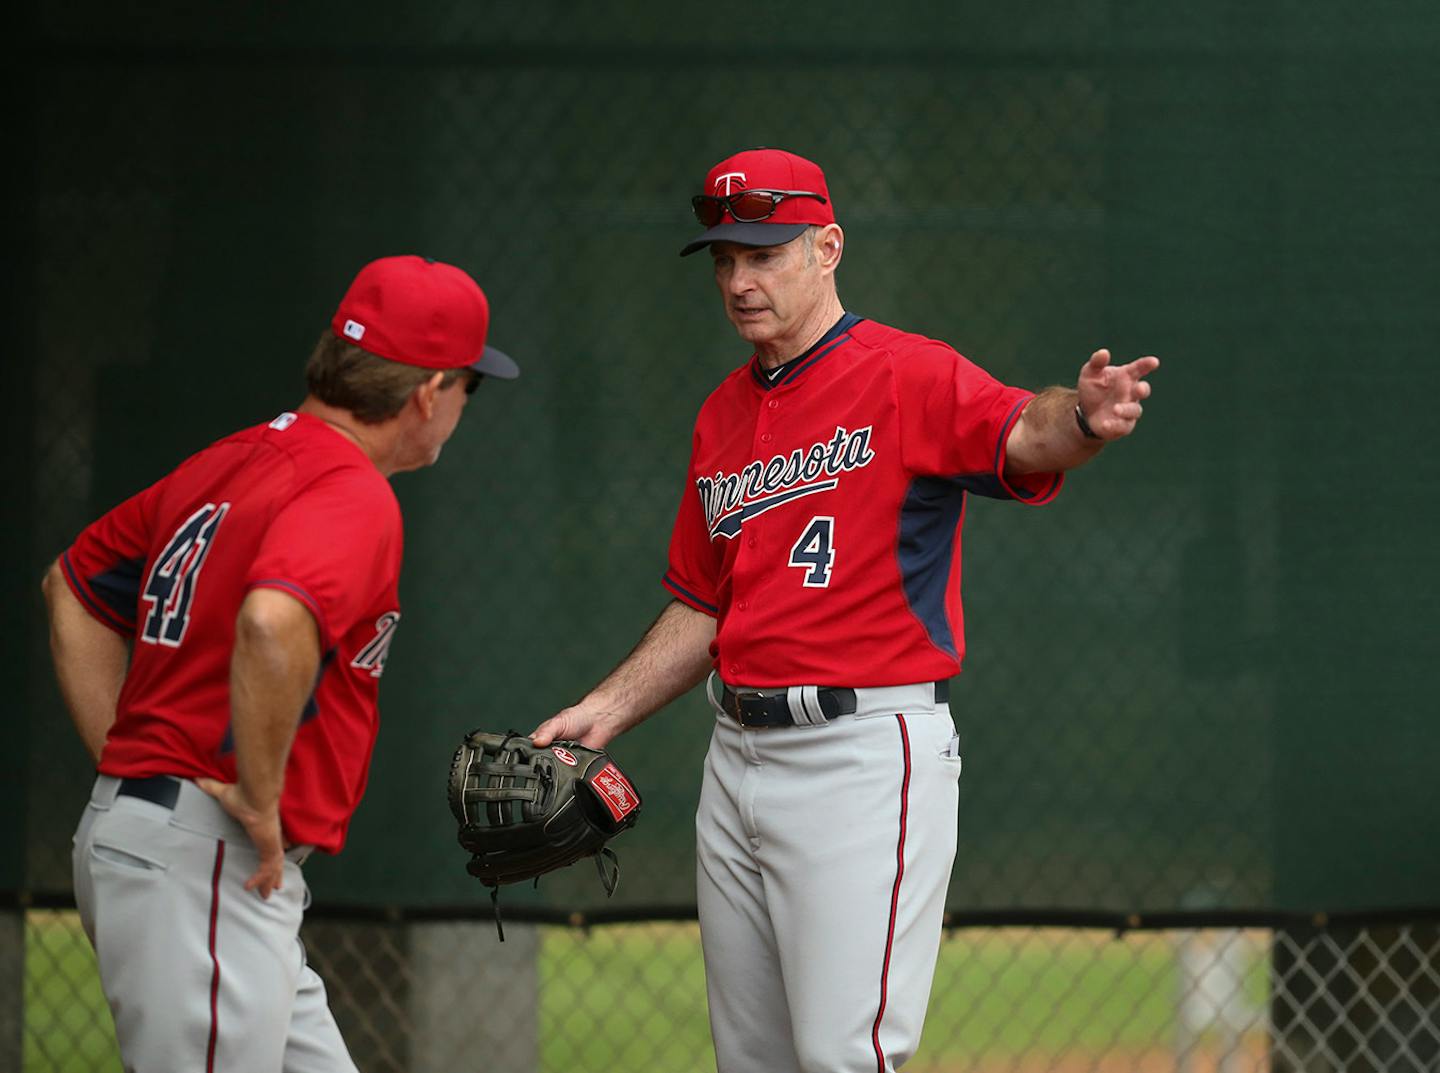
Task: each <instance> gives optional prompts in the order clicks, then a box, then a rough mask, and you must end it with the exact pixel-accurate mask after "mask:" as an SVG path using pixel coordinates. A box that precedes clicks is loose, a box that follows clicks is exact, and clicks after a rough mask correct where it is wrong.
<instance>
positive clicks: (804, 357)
mask: <svg viewBox="0 0 1440 1073" xmlns="http://www.w3.org/2000/svg"><path fill="white" fill-rule="evenodd" d="M862 319H863V318H861V317H857V316H856V315H855V314H854V313H844V314H842V315H841V317H840V319H839V320H837V321H836V322H835V325H834V327H832V328H831V329H830V330H829V331H828V332H826V333H825V334H824V335H822V336H821V337H820V338H819V339H818V340H816V342H815V345H814V346H812V347H811V348H810V349H809V350H807V351H805V353H803V354H801V355H800V356H799V357H795V358H791V359H790V360H789V361H787V362H786V363H785V364H784V365H782V366H780V367H779V368H778V369H775V370H773V371H772V372H767V371H766V369H765V367H764V366H762V365H761V364H760V355H759V354H756V355H755V356H754V357H753V358H751V359H750V377H751V379H752V380H754V381H755V383H756V385H757V386H758V387H759V388H760V389H761V390H762V391H769V390H770V389H772V388H776V387H779V386H780V385H781V384H787V383H789V382H791V381H792V380H794V379H795V378H796V377H798V376H799V375H800V374H801V373H803V372H804V371H805V370H806V369H808V368H810V366H812V365H814V364H815V363H816V362H817V361H819V360H820V359H821V358H823V357H825V355H827V354H829V353H830V352H831V351H832V350H834V349H835V348H836V347H838V346H839V345H840V344H841V343H843V342H844V341H845V340H846V339H849V338H850V335H849V332H850V329H851V328H853V327H855V325H857V324H859V323H860V321H861V320H862Z"/></svg>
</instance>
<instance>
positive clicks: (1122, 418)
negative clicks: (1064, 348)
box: [1005, 350, 1160, 475]
mask: <svg viewBox="0 0 1440 1073" xmlns="http://www.w3.org/2000/svg"><path fill="white" fill-rule="evenodd" d="M1159 367H1160V359H1159V358H1155V357H1144V358H1137V359H1136V360H1135V361H1132V362H1130V363H1129V364H1128V365H1111V364H1110V351H1108V350H1097V351H1095V353H1094V354H1091V355H1090V360H1089V361H1087V362H1086V363H1085V364H1084V365H1083V366H1081V367H1080V379H1079V380H1078V381H1077V383H1076V385H1075V387H1074V388H1062V387H1052V388H1046V389H1045V390H1044V391H1042V392H1040V394H1038V395H1036V396H1035V397H1034V398H1033V399H1031V400H1030V402H1029V404H1028V405H1027V406H1026V407H1025V411H1024V412H1023V413H1022V414H1021V415H1020V420H1019V421H1017V422H1015V427H1014V428H1013V429H1011V430H1010V438H1009V439H1008V440H1007V441H1006V444H1005V452H1006V461H1005V471H1006V472H1007V473H1013V474H1017V475H1018V474H1022V473H1053V472H1058V471H1060V470H1067V469H1075V468H1076V467H1077V466H1083V465H1084V464H1085V463H1086V462H1089V461H1090V459H1092V458H1094V457H1095V456H1096V455H1097V454H1099V453H1100V448H1102V447H1104V446H1105V444H1107V443H1109V442H1110V441H1111V440H1118V439H1120V437H1122V436H1128V435H1130V433H1132V432H1134V431H1135V425H1136V423H1137V422H1138V421H1139V420H1140V414H1141V412H1142V411H1143V409H1144V408H1143V407H1142V406H1141V402H1142V400H1144V399H1147V398H1149V397H1150V382H1149V381H1148V380H1146V379H1145V377H1147V376H1149V375H1150V374H1151V373H1153V372H1154V371H1155V370H1156V369H1158V368H1159ZM1077 406H1078V407H1079V413H1080V415H1083V417H1084V420H1085V422H1086V424H1088V425H1089V427H1090V431H1091V432H1092V433H1094V436H1093V437H1090V436H1086V435H1085V433H1084V432H1083V431H1082V429H1081V425H1080V421H1079V420H1078V419H1077V416H1076V407H1077Z"/></svg>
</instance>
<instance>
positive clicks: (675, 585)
mask: <svg viewBox="0 0 1440 1073" xmlns="http://www.w3.org/2000/svg"><path fill="white" fill-rule="evenodd" d="M660 583H661V584H662V585H664V586H665V588H667V589H668V590H669V591H670V593H671V594H672V595H673V596H674V597H675V598H676V599H677V600H679V601H680V602H681V603H683V604H685V605H687V606H689V607H693V608H694V609H695V610H696V611H703V612H704V613H705V614H707V615H709V616H710V617H711V618H714V617H716V616H717V615H719V614H720V608H719V606H718V605H717V604H714V603H712V602H710V600H706V599H705V598H704V596H702V595H701V594H700V593H698V592H697V591H696V590H695V588H694V587H693V586H688V585H686V584H684V583H683V582H681V581H679V580H677V579H676V577H675V575H674V574H673V573H670V572H666V573H665V575H664V576H662V577H661V578H660ZM711 599H712V600H713V599H714V597H711Z"/></svg>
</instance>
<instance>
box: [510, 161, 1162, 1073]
mask: <svg viewBox="0 0 1440 1073" xmlns="http://www.w3.org/2000/svg"><path fill="white" fill-rule="evenodd" d="M693 204H694V209H695V214H696V216H697V217H698V219H699V221H700V223H701V224H702V225H703V226H704V227H705V231H704V232H703V233H702V234H700V235H699V236H698V237H696V238H695V240H694V241H692V242H691V243H689V244H688V245H687V246H686V247H685V248H684V249H683V250H682V251H681V252H682V254H691V253H695V252H696V251H698V250H701V249H706V248H708V249H709V251H710V257H711V260H712V263H713V266H714V273H715V283H716V285H717V287H718V288H719V291H720V298H721V300H722V302H723V303H724V308H725V315H726V316H727V317H728V318H729V320H730V322H731V324H732V325H734V327H735V331H736V332H737V333H738V334H739V336H740V337H741V338H742V339H743V340H745V342H746V343H747V344H748V345H749V346H751V347H753V349H754V353H753V355H752V356H751V358H750V359H749V360H748V361H746V362H745V363H744V364H743V365H741V366H740V367H739V368H738V369H736V370H735V371H733V372H732V373H731V374H730V375H729V376H728V377H726V379H725V380H724V381H723V382H722V383H721V384H720V386H719V387H718V388H716V390H715V391H714V392H713V393H712V394H711V395H710V397H709V398H708V399H706V400H705V403H704V405H703V406H702V407H701V408H700V413H699V416H698V417H697V419H696V422H695V431H694V436H693V440H692V447H691V458H690V469H689V486H688V487H687V488H685V490H684V493H683V495H682V498H681V502H680V510H679V516H678V517H677V519H676V522H675V528H674V532H673V535H672V537H671V543H670V556H669V560H670V561H669V567H668V569H667V570H666V572H665V575H664V584H665V586H666V588H667V589H668V590H669V591H670V593H671V595H672V596H673V600H672V602H671V603H670V604H669V605H668V606H667V607H666V608H665V610H664V611H663V612H662V613H661V615H660V617H659V618H658V619H657V620H656V621H655V623H654V625H653V626H651V628H650V630H649V631H648V632H647V633H646V634H645V636H644V637H643V638H642V639H641V641H640V643H639V645H638V646H637V647H636V648H635V650H634V651H633V652H632V653H631V654H630V655H629V656H628V657H626V659H625V660H624V661H623V662H622V663H621V664H620V665H619V666H618V667H617V668H616V669H615V671H614V672H612V673H611V674H610V675H609V676H608V677H607V678H606V679H605V680H604V681H602V682H601V683H600V684H599V685H598V686H596V687H595V689H593V690H592V691H591V692H590V693H589V694H588V695H587V696H585V697H584V698H583V699H582V700H581V701H580V702H579V703H577V704H576V705H574V706H573V707H571V708H567V709H566V710H564V711H562V712H560V713H559V714H558V715H556V716H554V717H553V718H551V719H549V720H547V721H546V722H545V723H543V724H542V725H541V726H540V727H539V728H538V730H537V732H536V735H535V737H536V739H537V743H544V742H546V741H548V740H550V739H551V738H552V737H569V738H578V739H580V740H581V741H583V742H585V743H586V744H588V745H604V744H606V743H607V742H608V741H610V739H612V738H613V737H615V735H617V734H620V733H621V732H623V731H625V730H627V729H629V728H630V727H632V726H634V725H636V724H637V723H639V722H640V721H641V720H643V719H644V718H645V717H646V716H648V715H649V714H651V713H652V712H654V711H655V710H657V709H658V708H660V707H662V706H663V705H664V704H666V703H667V702H669V701H670V700H672V699H674V698H675V697H676V696H678V695H679V694H680V693H682V692H684V691H685V690H687V689H689V688H691V687H692V686H694V685H695V684H697V683H698V682H699V681H700V680H701V679H702V678H704V677H705V676H706V674H707V673H709V675H710V678H709V682H708V695H709V698H710V702H711V704H712V705H713V707H714V709H715V724H714V731H713V736H712V738H711V742H710V749H709V753H708V755H707V758H706V762H705V775H704V782H703V786H702V789H701V795H700V806H699V811H698V814H697V817H696V834H697V856H698V870H697V897H698V903H699V911H700V930H701V937H702V941H703V945H704V951H705V973H706V983H707V989H708V995H709V1006H710V1022H711V1029H712V1032H713V1035H714V1041H715V1051H716V1056H717V1060H718V1065H719V1068H720V1070H721V1073H753V1071H755V1070H765V1071H766V1073H799V1071H804V1073H876V1071H880V1073H884V1071H886V1070H893V1069H897V1068H899V1067H900V1066H901V1065H903V1063H904V1062H905V1061H906V1060H907V1059H908V1058H909V1057H910V1056H911V1055H912V1054H913V1053H914V1051H915V1049H916V1047H917V1045H918V1043H919V1040H920V1030H921V1025H922V1021H923V1018H924V1014H925V1007H926V1003H927V1000H928V997H929V992H930V984H931V979H932V977H933V975H934V969H935V959H936V955H937V952H938V949H939V942H940V933H941V921H942V916H943V910H944V899H945V891H946V887H947V885H948V880H949V875H950V868H951V864H952V862H953V860H954V855H955V839H956V811H957V796H958V795H957V781H958V778H959V775H960V765H961V760H960V755H959V739H958V736H957V735H956V732H955V726H954V723H953V722H952V720H951V716H950V710H949V690H948V680H949V678H950V677H951V676H952V675H954V674H956V673H957V672H958V671H959V670H960V664H961V661H962V659H963V657H964V652H965V642H964V634H963V629H962V619H961V607H960V564H961V555H960V546H961V545H960V522H961V519H962V517H963V513H964V507H965V502H966V497H967V496H968V495H971V494H974V495H980V496H986V497H990V498H996V499H1011V500H1018V501H1020V502H1022V503H1030V504H1036V505H1038V504H1043V503H1046V502H1048V501H1049V500H1051V499H1052V498H1053V497H1054V496H1055V495H1056V494H1057V493H1058V492H1059V490H1060V486H1061V482H1062V480H1063V474H1064V471H1066V470H1069V469H1074V468H1075V467H1077V466H1080V465H1083V464H1085V463H1086V462H1088V461H1090V460H1091V459H1092V458H1094V457H1095V455H1096V454H1097V453H1099V451H1100V450H1101V449H1102V448H1103V447H1104V446H1105V444H1106V443H1108V442H1110V441H1113V440H1116V439H1119V438H1121V437H1123V436H1126V435H1128V434H1129V433H1130V432H1131V431H1133V429H1134V428H1135V424H1136V422H1137V421H1138V420H1139V418H1140V412H1141V405H1142V401H1143V400H1144V399H1145V398H1147V397H1148V396H1149V394H1150V385H1149V383H1148V382H1147V381H1146V380H1145V377H1146V376H1147V375H1148V374H1149V373H1151V372H1152V371H1153V370H1154V369H1155V368H1157V367H1158V365H1159V362H1158V360H1157V359H1155V358H1153V357H1144V358H1140V359H1138V360H1137V361H1133V362H1130V363H1129V364H1123V365H1112V364H1111V362H1110V354H1109V353H1108V352H1107V351H1104V350H1099V351H1096V352H1095V353H1094V354H1093V355H1091V357H1090V358H1089V360H1088V361H1086V362H1085V363H1084V364H1083V365H1082V367H1081V369H1080V374H1079V379H1078V381H1077V383H1076V386H1075V387H1074V388H1049V389H1047V390H1045V391H1042V392H1040V393H1039V394H1035V393H1032V392H1029V391H1026V390H1023V389H1020V388H1016V387H1010V386H1007V385H1005V384H1002V383H1000V382H999V381H998V380H996V379H994V378H993V377H992V376H990V375H989V374H988V373H986V372H985V371H984V370H982V369H981V368H979V367H978V366H976V365H974V364H972V363H971V362H970V361H968V360H966V359H965V358H964V357H962V356H960V355H959V354H957V353H956V352H955V351H954V350H953V349H952V348H951V347H949V346H947V345H946V344H944V343H941V342H937V341H935V340H933V339H927V338H924V337H923V336H919V335H915V334H912V333H909V332H904V331H900V330H898V329H895V328H891V327H887V326H885V325H883V324H877V323H875V322H874V321H871V320H866V319H864V318H862V317H860V316H857V315H855V314H853V313H850V312H847V311H846V310H845V308H844V306H842V305H841V303H840V298H839V296H838V294H837V292H836V285H835V273H836V270H837V269H838V268H839V266H840V260H841V257H842V255H843V253H844V249H845V235H844V232H843V231H842V230H841V228H840V227H839V225H838V224H837V223H836V222H835V209H834V205H833V203H832V202H831V199H830V193H829V190H828V188H827V186H826V182H825V176H824V174H823V173H822V172H821V170H820V168H819V167H818V166H816V165H815V164H813V163H811V162H810V161H808V160H805V159H803V158H801V157H798V156H795V155H794V154H792V153H787V152H782V151H780V150H775V149H756V150H750V151H747V152H742V153H739V154H737V155H735V156H732V157H730V158H729V159H727V160H724V161H722V162H721V163H719V164H717V165H716V166H715V167H713V168H712V169H711V170H710V173H709V175H708V176H706V179H705V185H704V188H703V190H702V192H701V193H700V194H698V195H697V196H696V197H695V198H694V202H693ZM980 717H983V716H981V715H977V716H976V718H980Z"/></svg>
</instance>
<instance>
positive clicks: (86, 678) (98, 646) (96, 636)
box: [43, 561, 130, 766]
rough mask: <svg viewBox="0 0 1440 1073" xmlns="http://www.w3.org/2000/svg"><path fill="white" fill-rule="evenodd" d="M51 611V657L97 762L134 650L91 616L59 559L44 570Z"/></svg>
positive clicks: (78, 726) (63, 694)
mask: <svg viewBox="0 0 1440 1073" xmlns="http://www.w3.org/2000/svg"><path fill="white" fill-rule="evenodd" d="M43 589H44V592H45V605H46V607H47V608H48V609H49V611H50V656H51V658H52V659H53V660H54V663H55V678H56V680H57V681H59V683H60V695H61V697H63V698H64V700H65V707H66V708H67V709H68V710H69V712H70V718H71V720H72V721H73V722H74V723H75V729H76V731H78V732H79V734H80V740H81V741H82V742H84V744H85V750H86V751H87V752H88V753H89V754H90V759H91V760H93V761H94V762H95V764H96V766H99V764H100V750H102V749H103V748H104V747H105V735H106V734H108V733H109V732H110V725H111V724H112V723H114V722H115V705H116V703H117V702H118V701H119V700H120V687H121V686H123V685H124V684H125V672H126V670H127V668H128V667H129V666H130V649H129V647H128V646H127V645H126V643H125V638H123V637H121V636H120V635H119V634H118V633H116V632H115V631H114V630H112V629H110V627H108V626H106V625H104V624H102V623H101V622H100V621H99V620H97V619H94V618H92V617H91V616H90V612H88V611H86V610H85V607H84V605H83V604H81V603H80V601H79V600H77V599H76V598H75V594H74V593H73V592H71V591H70V586H69V585H67V584H65V578H64V576H63V575H62V574H61V573H60V563H59V562H58V561H57V562H56V563H55V564H54V565H53V566H51V567H50V571H49V573H47V574H46V575H45V582H44V585H43Z"/></svg>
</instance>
